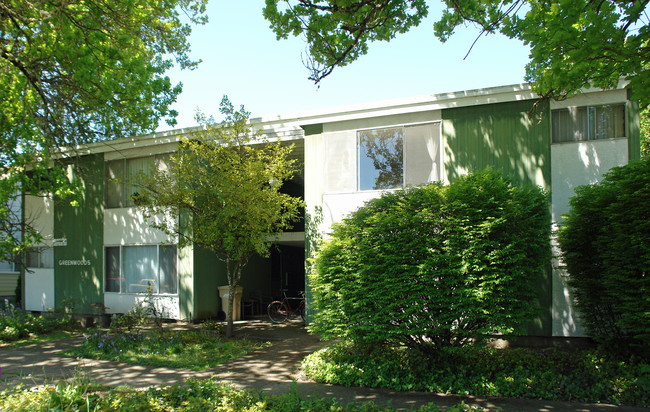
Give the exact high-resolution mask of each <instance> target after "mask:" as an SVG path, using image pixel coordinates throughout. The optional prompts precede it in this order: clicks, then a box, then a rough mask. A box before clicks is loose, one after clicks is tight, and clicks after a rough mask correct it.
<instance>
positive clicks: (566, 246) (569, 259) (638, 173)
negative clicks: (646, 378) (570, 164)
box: [558, 157, 650, 348]
mask: <svg viewBox="0 0 650 412" xmlns="http://www.w3.org/2000/svg"><path fill="white" fill-rule="evenodd" d="M570 204H571V209H570V211H569V214H568V216H566V217H565V221H564V224H563V225H562V227H561V230H560V233H559V237H558V240H559V243H560V246H561V248H562V257H563V259H564V262H565V263H566V265H567V270H568V272H569V277H568V282H569V285H570V286H572V287H573V289H574V296H575V299H576V305H577V308H578V310H579V311H580V314H581V315H582V319H583V320H584V322H585V325H586V326H587V328H588V330H589V333H590V334H591V335H592V336H593V337H594V338H596V339H597V340H600V341H605V342H608V341H610V342H611V341H616V340H620V339H628V338H632V339H633V340H634V341H636V343H637V344H641V345H642V346H645V347H646V348H647V346H648V344H649V343H650V237H649V236H648V235H649V234H650V208H649V207H648V205H650V158H648V157H646V158H644V159H643V160H640V161H636V162H631V163H630V164H628V165H627V166H623V167H616V168H613V169H612V170H610V171H609V172H608V173H607V174H606V175H605V177H604V178H603V180H602V181H601V182H600V183H598V184H595V185H591V186H580V187H578V188H577V189H576V196H575V197H573V198H571V200H570Z"/></svg>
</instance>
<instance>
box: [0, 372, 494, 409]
mask: <svg viewBox="0 0 650 412" xmlns="http://www.w3.org/2000/svg"><path fill="white" fill-rule="evenodd" d="M0 410H7V411H9V410H10V411H16V412H18V411H28V412H32V411H40V410H43V411H139V410H142V411H145V410H155V411H249V412H258V411H259V412H263V411H278V412H285V411H323V412H325V411H327V412H338V411H365V412H379V411H382V412H392V411H395V410H396V409H394V408H388V407H379V406H376V405H375V404H373V403H368V402H366V403H363V404H347V405H343V404H340V403H339V402H337V401H336V400H334V399H331V398H327V399H323V398H318V397H309V398H303V397H301V396H300V395H298V394H297V393H296V392H290V393H285V394H282V395H267V394H264V393H263V392H259V391H248V390H238V389H234V388H233V387H232V386H229V385H226V384H223V383H220V382H217V381H215V380H213V379H193V378H190V379H188V381H187V382H186V384H184V385H173V386H167V387H164V388H160V387H153V388H149V389H148V390H145V391H137V390H132V389H128V388H124V389H122V388H120V389H110V390H106V389H105V388H104V389H97V388H93V386H92V385H89V384H88V383H87V382H85V381H84V380H83V379H81V380H80V381H78V382H74V383H70V384H67V383H60V384H58V385H56V386H45V387H44V388H42V389H40V390H28V389H25V388H22V387H17V388H12V389H9V390H6V391H2V392H0ZM417 410H418V411H422V412H429V411H430V412H434V411H439V408H438V407H437V406H436V405H434V404H428V405H425V406H422V407H421V408H418V409H417ZM445 410H446V411H447V412H460V411H477V410H481V409H475V408H471V407H467V406H466V405H464V404H463V403H460V404H458V405H455V406H452V407H451V408H447V409H445Z"/></svg>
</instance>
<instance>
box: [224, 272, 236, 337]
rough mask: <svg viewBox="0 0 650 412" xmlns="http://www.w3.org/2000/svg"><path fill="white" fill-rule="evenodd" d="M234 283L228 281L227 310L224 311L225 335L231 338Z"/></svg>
mask: <svg viewBox="0 0 650 412" xmlns="http://www.w3.org/2000/svg"><path fill="white" fill-rule="evenodd" d="M235 286H237V285H235V284H234V282H232V281H229V282H228V310H227V311H226V337H227V338H232V331H233V313H234V311H233V309H234V305H233V303H234V302H235Z"/></svg>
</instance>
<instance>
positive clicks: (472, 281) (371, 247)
mask: <svg viewBox="0 0 650 412" xmlns="http://www.w3.org/2000/svg"><path fill="white" fill-rule="evenodd" d="M549 238H550V218H549V214H548V198H547V196H546V194H545V193H543V191H541V190H540V189H539V188H536V187H532V186H527V187H523V188H520V187H515V186H513V185H512V184H511V182H510V181H509V180H508V179H507V178H505V177H503V176H502V175H501V174H499V173H497V172H495V171H491V170H487V171H483V172H478V173H473V174H471V175H469V176H465V177H461V178H459V179H457V180H456V181H454V182H452V183H451V185H449V186H442V185H439V184H430V185H427V186H422V187H417V188H408V189H405V190H400V191H396V192H389V193H385V194H383V195H382V196H381V197H380V198H377V199H373V200H371V201H369V202H367V203H366V204H365V205H364V206H363V207H361V208H360V209H359V210H357V211H356V212H354V213H352V214H351V215H350V216H349V217H348V218H346V219H344V220H343V221H342V222H341V223H340V224H335V225H334V227H333V232H332V236H331V239H330V240H329V241H328V242H327V243H325V244H324V245H323V247H322V249H321V250H320V252H319V253H318V255H317V257H316V259H315V261H314V270H313V273H312V275H310V285H311V288H312V291H313V294H314V305H315V308H316V313H315V315H314V322H313V324H312V325H311V326H310V329H311V330H312V331H314V332H317V333H321V334H322V335H323V336H324V337H326V338H346V339H351V340H354V341H358V342H365V343H382V342H391V343H396V344H407V345H413V346H417V347H419V348H422V349H425V350H430V349H435V348H439V347H445V346H451V345H463V344H465V343H467V342H469V341H473V340H476V339H480V338H481V337H482V336H484V335H486V334H491V333H508V334H509V333H515V332H520V330H519V329H518V328H519V327H520V326H521V325H522V324H523V323H524V322H526V321H527V320H529V319H531V318H532V317H534V316H535V315H536V314H537V307H536V305H535V304H534V297H535V281H536V279H537V278H538V277H539V276H540V274H541V273H542V272H543V270H544V267H545V266H546V265H547V264H548V261H549V258H550V239H549Z"/></svg>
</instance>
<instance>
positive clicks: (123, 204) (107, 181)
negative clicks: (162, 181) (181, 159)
mask: <svg viewBox="0 0 650 412" xmlns="http://www.w3.org/2000/svg"><path fill="white" fill-rule="evenodd" d="M172 154H173V152H166V153H157V154H155V155H147V156H135V157H126V158H122V159H112V160H105V161H104V207H105V208H106V209H121V208H129V207H134V206H135V204H134V202H133V200H131V196H132V195H133V194H134V193H135V192H137V191H134V192H132V189H133V188H132V187H131V186H130V185H129V183H128V182H127V181H126V175H127V171H128V170H129V162H137V161H145V160H146V159H150V161H151V165H150V167H152V170H153V168H161V169H162V167H163V166H164V167H167V166H166V163H167V162H169V157H170V156H171V155H172ZM118 163H121V164H122V166H121V176H116V177H109V176H108V172H109V170H110V169H109V168H110V165H111V164H118ZM114 180H116V181H114ZM111 188H114V191H115V192H118V191H119V192H120V194H119V197H120V198H119V200H117V201H115V199H112V200H113V201H111V202H110V204H109V191H110V190H111ZM116 189H117V190H116ZM115 205H117V206H115Z"/></svg>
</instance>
